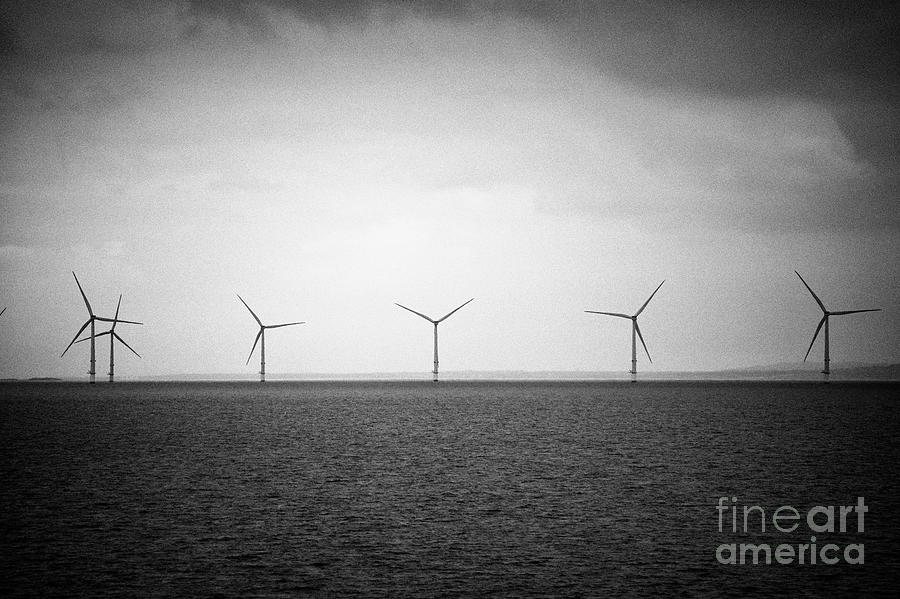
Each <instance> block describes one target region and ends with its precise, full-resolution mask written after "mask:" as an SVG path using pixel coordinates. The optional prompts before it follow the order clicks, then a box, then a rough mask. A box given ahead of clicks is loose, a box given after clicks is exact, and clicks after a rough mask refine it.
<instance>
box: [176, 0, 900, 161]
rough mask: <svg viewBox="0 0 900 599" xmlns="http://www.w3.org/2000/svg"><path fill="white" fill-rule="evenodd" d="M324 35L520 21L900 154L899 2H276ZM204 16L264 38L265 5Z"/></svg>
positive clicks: (623, 61) (611, 58)
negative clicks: (781, 101) (823, 108)
mask: <svg viewBox="0 0 900 599" xmlns="http://www.w3.org/2000/svg"><path fill="white" fill-rule="evenodd" d="M268 4H269V5H271V6H276V7H279V8H283V9H287V10H290V11H293V12H294V13H295V14H296V15H297V16H298V17H300V18H302V19H305V20H309V21H313V22H317V23H322V24H326V25H328V24H334V23H338V22H356V23H362V22H365V21H366V20H367V19H369V18H371V17H372V16H373V15H378V16H379V17H380V18H391V17H397V16H399V15H409V14H414V15H418V16H422V17H431V18H441V19H456V20H465V19H487V18H497V17H516V18H523V19H527V20H530V21H532V22H534V23H537V24H540V25H543V26H546V27H549V28H552V29H555V30H556V31H558V33H559V34H560V35H562V36H565V37H567V38H568V39H569V42H570V45H571V48H572V50H573V51H574V52H576V53H577V54H578V55H580V56H582V57H583V58H584V59H586V60H588V61H590V62H591V63H592V64H594V65H595V66H596V67H597V68H598V69H600V70H602V71H606V72H609V73H611V74H614V75H615V76H617V77H619V78H621V79H624V80H627V81H631V82H633V83H635V84H637V85H640V86H643V87H646V88H649V89H653V90H664V91H669V92H682V93H696V94H712V95H716V96H727V97H737V98H741V97H759V96H769V95H774V96H782V97H796V98H799V99H808V100H814V101H817V102H821V103H824V104H826V105H827V107H828V108H829V109H830V110H831V111H832V113H833V114H834V116H835V118H836V119H837V120H838V122H839V124H840V126H841V128H842V130H843V131H844V133H845V135H847V137H848V138H849V139H850V141H851V143H852V144H853V146H854V149H855V150H856V151H857V152H858V153H859V154H860V155H861V156H862V157H864V158H865V159H867V160H870V161H872V162H874V163H876V164H878V165H880V166H889V167H894V166H896V164H895V163H896V162H897V160H898V152H900V66H898V65H900V25H898V23H900V5H898V4H897V3H896V2H864V3H855V2H721V1H713V2H682V3H670V2H599V1H585V0H580V1H572V2H558V1H555V0H547V1H531V2H521V1H515V0H495V1H474V0H470V1H452V0H424V1H414V0H368V1H359V0H343V1H337V2H333V1H328V0H270V2H269V3H268ZM192 5H193V6H194V8H195V9H196V10H197V11H199V12H202V13H206V14H218V15H220V16H223V17H226V18H228V19H229V20H231V21H233V22H242V23H244V24H245V25H246V26H247V27H249V28H250V29H251V30H254V31H260V30H262V29H264V27H265V23H264V21H263V20H262V19H261V17H260V14H259V12H258V10H257V7H258V6H259V4H255V3H248V2H241V1H225V2H215V1H212V0H197V1H195V2H193V3H192Z"/></svg>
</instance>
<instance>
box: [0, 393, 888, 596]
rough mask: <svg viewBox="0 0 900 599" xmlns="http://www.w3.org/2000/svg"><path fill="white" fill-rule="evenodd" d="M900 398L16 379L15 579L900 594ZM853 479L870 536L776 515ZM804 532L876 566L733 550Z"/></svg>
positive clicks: (542, 591)
mask: <svg viewBox="0 0 900 599" xmlns="http://www.w3.org/2000/svg"><path fill="white" fill-rule="evenodd" d="M898 390H900V387H898V386H897V385H896V384H850V383H832V384H830V385H822V384H818V383H771V384H767V383H746V382H744V383H725V382H722V383H714V382H706V383H691V382H678V383H667V382H645V383H638V384H633V385H632V384H629V383H600V382H591V383H578V382H565V383H552V382H527V383H506V382H483V383H479V382H459V383H454V382H442V383H440V384H437V385H435V384H432V383H430V382H427V383H417V382H374V383H364V382H353V383H327V382H321V383H319V382H269V383H266V384H265V385H261V384H259V383H246V382H241V383H117V384H115V385H107V384H97V385H93V386H91V385H87V384H74V383H0V452H2V454H0V508H2V515H0V542H2V553H0V559H2V562H0V595H2V596H4V597H18V596H41V597H43V596H54V595H56V596H90V597H108V596H141V597H147V596H153V597H156V596H158V597H173V596H181V597H191V596H194V597H207V596H220V597H295V596H321V597H332V596H335V597H344V596H360V597H362V596H365V597H377V596H381V597H407V596H409V597H434V596H463V597H491V596H495V597H557V596H562V597H591V596H594V597H598V596H638V597H657V596H662V597H670V596H704V595H705V596H734V597H743V596H772V595H782V596H807V597H820V596H847V597H855V596H878V595H881V596H894V595H895V592H896V590H897V588H896V586H895V581H896V580H898V579H900V535H898V523H900V522H898V518H900V488H898V487H900V476H898V474H900V443H898V439H897V435H898V430H900V426H898V425H900V393H898ZM720 496H721V497H728V498H729V499H727V500H725V504H724V505H726V506H730V505H732V504H731V501H730V498H731V497H737V498H738V501H737V503H736V505H738V506H740V507H739V509H740V508H742V507H743V506H745V505H759V506H762V507H763V508H764V509H765V510H766V513H767V515H768V516H769V518H770V519H769V522H768V526H767V528H766V532H765V533H762V532H761V531H760V529H759V518H758V512H753V514H757V515H756V516H755V517H754V516H753V515H752V514H751V520H750V525H751V531H750V533H749V534H734V533H732V531H731V521H730V513H731V512H730V510H729V511H727V512H726V513H725V516H724V529H723V532H719V529H718V525H719V512H717V510H716V505H717V503H718V501H719V497H720ZM857 497H864V498H865V500H864V501H865V504H866V505H867V506H868V512H867V513H865V515H864V517H865V521H864V526H865V528H864V531H863V532H860V531H858V530H857V525H858V521H857V518H858V516H857V514H856V513H855V512H854V513H853V514H851V515H850V516H849V517H848V520H847V523H848V529H847V532H845V533H839V532H835V533H827V532H825V533H812V532H811V531H810V530H809V528H808V527H807V525H806V523H805V516H801V517H803V520H802V521H801V522H800V526H799V527H798V529H797V530H796V531H795V532H794V533H781V532H778V531H777V530H775V529H774V528H772V525H771V513H772V512H773V511H774V509H775V508H777V507H778V506H782V505H791V506H794V507H796V508H797V509H798V511H800V513H801V514H802V515H803V514H805V513H806V511H808V510H809V508H810V507H812V506H815V505H823V506H830V505H836V506H840V505H855V504H856V503H857ZM738 519H739V523H738V525H739V527H740V526H742V524H743V521H742V520H743V516H742V513H741V512H738ZM820 520H821V521H824V516H822V515H820ZM811 534H816V536H817V542H818V546H819V547H821V546H823V545H824V544H826V543H834V544H836V545H838V546H839V551H837V552H836V554H835V555H838V556H843V548H844V547H845V546H846V545H848V544H863V545H864V562H865V563H864V564H848V563H846V562H845V561H844V559H843V558H842V559H841V560H840V562H839V563H838V564H835V565H824V564H821V563H817V564H816V565H809V564H806V565H799V564H797V563H793V564H789V565H779V564H776V563H774V558H773V563H772V564H770V565H765V564H758V565H753V564H752V563H748V564H744V565H740V564H736V565H723V564H720V563H719V562H718V561H717V559H716V549H717V547H719V545H720V544H723V543H726V544H727V543H749V542H752V543H769V544H771V546H772V548H773V549H774V547H775V546H776V545H777V544H780V543H789V544H793V545H794V546H795V547H796V546H797V545H798V544H800V543H810V535H811Z"/></svg>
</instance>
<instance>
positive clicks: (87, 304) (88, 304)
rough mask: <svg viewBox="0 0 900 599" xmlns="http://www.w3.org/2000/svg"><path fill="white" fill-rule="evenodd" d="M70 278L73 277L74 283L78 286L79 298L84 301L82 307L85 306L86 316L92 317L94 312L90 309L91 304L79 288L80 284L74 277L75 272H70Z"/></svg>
mask: <svg viewBox="0 0 900 599" xmlns="http://www.w3.org/2000/svg"><path fill="white" fill-rule="evenodd" d="M72 276H73V277H75V283H76V284H77V285H78V291H80V292H81V297H82V298H83V299H84V305H85V306H87V309H88V314H90V315H91V316H93V315H94V311H93V310H92V309H91V302H89V301H88V298H87V296H86V295H85V294H84V289H82V288H81V283H80V282H79V281H78V277H76V276H75V271H74V270H73V271H72Z"/></svg>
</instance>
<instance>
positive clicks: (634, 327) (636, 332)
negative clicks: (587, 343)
mask: <svg viewBox="0 0 900 599" xmlns="http://www.w3.org/2000/svg"><path fill="white" fill-rule="evenodd" d="M663 283H665V280H663V282H662V283H660V284H659V287H657V288H656V289H655V290H654V291H653V293H651V294H650V297H648V298H647V301H646V302H644V305H643V306H641V307H640V308H639V309H638V311H637V312H635V313H634V314H631V315H628V314H620V313H619V312H598V311H597V310H585V312H588V313H590V314H604V315H606V316H616V317H618V318H627V319H628V320H630V321H631V370H630V371H629V372H631V382H632V383H634V382H636V381H637V339H636V338H635V337H640V339H641V345H643V346H644V351H645V352H646V353H647V359H648V360H650V362H651V363H652V362H653V358H651V357H650V352H649V351H648V350H647V344H646V343H644V336H643V335H641V327H639V326H638V322H637V317H638V316H640V314H641V312H643V311H644V308H646V307H647V304H649V303H650V300H652V299H653V296H654V295H656V292H657V291H659V288H660V287H662V286H663Z"/></svg>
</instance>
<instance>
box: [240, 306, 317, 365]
mask: <svg viewBox="0 0 900 599" xmlns="http://www.w3.org/2000/svg"><path fill="white" fill-rule="evenodd" d="M238 299H239V300H241V303H242V304H244V306H245V307H246V308H247V309H248V310H250V306H248V305H247V302H245V301H244V298H242V297H241V296H240V295H238ZM250 314H252V315H253V318H254V320H256V323H257V324H258V325H259V332H258V333H257V334H256V339H254V340H253V347H252V348H251V349H250V355H249V356H247V364H249V363H250V358H252V357H253V352H254V351H255V350H256V344H257V342H259V341H260V339H262V343H261V344H260V346H259V382H260V383H265V382H266V329H277V328H280V327H289V326H292V325H295V324H306V323H305V322H286V323H284V324H263V323H262V321H261V320H260V319H259V316H257V315H256V313H255V312H253V310H250Z"/></svg>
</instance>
